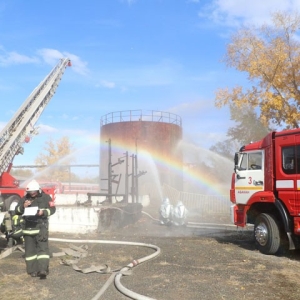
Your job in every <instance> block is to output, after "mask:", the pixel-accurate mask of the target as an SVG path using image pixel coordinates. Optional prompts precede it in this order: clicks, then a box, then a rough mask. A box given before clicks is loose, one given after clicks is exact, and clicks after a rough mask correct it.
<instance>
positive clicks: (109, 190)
mask: <svg viewBox="0 0 300 300" xmlns="http://www.w3.org/2000/svg"><path fill="white" fill-rule="evenodd" d="M111 175H112V165H111V139H109V140H108V200H109V203H112V197H111V195H112V183H111V179H112V176H111Z"/></svg>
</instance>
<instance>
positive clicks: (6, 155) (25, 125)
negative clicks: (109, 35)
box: [0, 58, 71, 211]
mask: <svg viewBox="0 0 300 300" xmlns="http://www.w3.org/2000/svg"><path fill="white" fill-rule="evenodd" d="M67 66H71V61H70V59H69V58H62V59H60V61H59V63H58V64H57V65H56V66H55V67H54V68H53V69H52V71H51V72H50V73H49V74H48V75H47V76H46V77H45V79H44V80H43V81H42V82H41V83H40V84H39V85H38V86H37V87H36V88H35V89H34V90H33V91H32V93H31V94H30V95H29V97H28V98H27V99H26V100H25V102H24V103H23V104H22V106H21V107H20V108H19V109H18V111H17V112H16V113H15V114H14V116H13V117H12V119H11V120H10V121H9V122H8V124H7V125H6V126H5V127H4V128H3V129H2V131H1V132H0V202H2V203H3V207H2V211H5V210H7V209H8V208H9V205H10V203H11V202H12V201H13V197H14V199H16V197H17V198H18V199H20V198H21V197H23V196H24V193H25V189H24V188H21V187H20V186H19V182H18V180H16V179H15V178H14V177H13V176H12V175H11V174H10V171H11V168H12V165H13V160H14V157H15V156H16V155H18V154H23V153H24V148H23V147H22V145H23V143H28V142H29V141H30V138H31V137H32V136H33V135H34V134H36V133H37V132H36V128H35V127H34V126H35V124H36V122H37V121H38V119H39V117H40V116H41V114H42V112H43V111H44V109H45V107H46V106H47V105H48V103H49V101H50V100H51V98H52V97H53V95H54V94H55V91H56V89H57V87H58V85H59V82H60V80H61V78H62V76H63V74H64V71H65V69H66V67H67ZM47 192H49V191H47ZM50 193H52V197H53V196H55V195H54V192H53V191H50Z"/></svg>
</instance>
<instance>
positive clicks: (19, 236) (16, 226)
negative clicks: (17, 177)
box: [0, 201, 24, 248]
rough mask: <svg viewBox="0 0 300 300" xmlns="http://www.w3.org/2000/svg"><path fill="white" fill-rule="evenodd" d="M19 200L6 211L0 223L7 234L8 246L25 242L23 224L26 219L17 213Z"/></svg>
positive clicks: (2, 230) (1, 228)
mask: <svg viewBox="0 0 300 300" xmlns="http://www.w3.org/2000/svg"><path fill="white" fill-rule="evenodd" d="M17 205H18V202H16V201H13V202H12V203H11V205H10V207H9V210H8V211H7V212H6V213H5V215H4V218H3V221H2V223H1V225H0V230H1V232H2V233H4V234H5V236H6V240H7V248H11V247H13V246H14V245H22V244H23V241H24V239H23V224H24V219H23V218H22V216H19V215H16V213H15V208H16V206H17Z"/></svg>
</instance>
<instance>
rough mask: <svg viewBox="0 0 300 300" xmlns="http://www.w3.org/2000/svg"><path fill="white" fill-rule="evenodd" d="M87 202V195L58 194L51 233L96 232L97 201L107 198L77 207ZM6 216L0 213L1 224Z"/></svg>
mask: <svg viewBox="0 0 300 300" xmlns="http://www.w3.org/2000/svg"><path fill="white" fill-rule="evenodd" d="M144 198H145V204H146V203H149V199H148V196H145V197H144ZM86 200H87V195H84V194H78V195H71V194H70V195H69V194H57V195H56V200H55V203H56V213H55V214H54V215H52V216H50V217H49V231H50V232H59V233H75V234H76V233H80V234H84V233H88V232H92V231H96V230H97V229H98V223H99V221H98V220H99V209H100V207H101V206H99V205H97V201H103V200H105V197H93V198H92V205H91V206H88V207H85V206H83V205H80V206H76V203H77V201H78V202H79V203H80V204H83V203H84V202H85V201H86ZM113 200H114V199H113ZM113 202H115V201H113ZM4 214H5V212H0V223H1V222H2V221H3V217H4Z"/></svg>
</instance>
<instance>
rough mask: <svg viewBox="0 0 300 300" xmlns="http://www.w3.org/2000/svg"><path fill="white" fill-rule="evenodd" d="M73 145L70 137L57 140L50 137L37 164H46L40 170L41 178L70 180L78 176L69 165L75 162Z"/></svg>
mask: <svg viewBox="0 0 300 300" xmlns="http://www.w3.org/2000/svg"><path fill="white" fill-rule="evenodd" d="M73 150H74V149H73V145H72V144H71V143H70V140H69V138H68V137H66V136H64V137H62V138H61V139H59V140H57V141H56V142H55V141H53V140H52V139H50V140H49V141H47V142H46V145H45V147H44V149H43V152H41V153H40V154H39V155H38V156H37V158H36V159H35V164H37V165H42V166H45V168H42V172H39V173H40V175H39V177H40V179H44V180H52V181H69V180H70V179H72V178H77V176H76V175H74V174H70V173H69V167H68V165H70V164H71V163H73V162H74V160H75V159H74V157H72V155H71V154H72V153H73Z"/></svg>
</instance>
